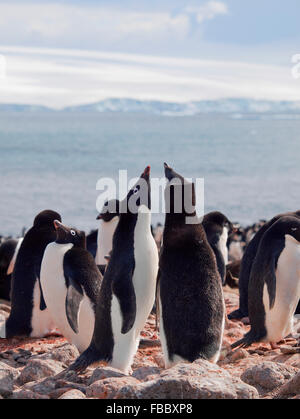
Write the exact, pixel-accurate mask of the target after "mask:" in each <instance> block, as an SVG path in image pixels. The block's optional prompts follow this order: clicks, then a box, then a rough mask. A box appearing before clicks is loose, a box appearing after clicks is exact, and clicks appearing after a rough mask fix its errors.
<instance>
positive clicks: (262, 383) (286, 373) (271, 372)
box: [241, 361, 297, 390]
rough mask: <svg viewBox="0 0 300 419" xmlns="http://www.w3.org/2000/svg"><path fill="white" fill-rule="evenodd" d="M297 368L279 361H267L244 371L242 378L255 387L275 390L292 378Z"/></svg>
mask: <svg viewBox="0 0 300 419" xmlns="http://www.w3.org/2000/svg"><path fill="white" fill-rule="evenodd" d="M296 372H297V369H296V368H294V367H291V366H289V365H285V364H282V363H279V362H271V361H265V362H262V363H260V364H258V365H255V366H253V367H250V368H248V369H246V370H245V371H244V373H243V374H242V375H241V379H242V380H243V381H244V382H245V383H247V384H250V385H253V386H254V387H256V388H258V389H260V388H262V389H265V390H273V389H275V388H277V387H279V386H281V385H283V384H284V383H285V382H286V380H289V379H290V378H292V377H293V376H294V375H295V374H296Z"/></svg>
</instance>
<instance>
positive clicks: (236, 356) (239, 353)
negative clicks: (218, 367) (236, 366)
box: [223, 348, 249, 364]
mask: <svg viewBox="0 0 300 419" xmlns="http://www.w3.org/2000/svg"><path fill="white" fill-rule="evenodd" d="M248 356H249V354H248V352H247V351H246V350H245V349H243V348H240V349H237V350H236V351H232V352H230V353H229V354H228V355H227V358H226V360H225V361H224V362H223V364H229V363H233V362H237V361H239V360H240V359H244V358H248Z"/></svg>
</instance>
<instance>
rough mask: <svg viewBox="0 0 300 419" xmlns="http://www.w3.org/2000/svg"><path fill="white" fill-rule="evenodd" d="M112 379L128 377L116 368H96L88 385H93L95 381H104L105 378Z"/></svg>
mask: <svg viewBox="0 0 300 419" xmlns="http://www.w3.org/2000/svg"><path fill="white" fill-rule="evenodd" d="M111 377H118V378H119V377H127V376H126V375H125V374H124V373H122V372H121V371H120V370H117V369H116V368H112V367H99V368H96V369H95V370H94V372H93V374H92V376H91V378H90V379H89V380H88V385H91V384H93V383H94V382H95V381H99V380H104V379H105V378H111Z"/></svg>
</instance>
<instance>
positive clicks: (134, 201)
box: [120, 166, 151, 214]
mask: <svg viewBox="0 0 300 419" xmlns="http://www.w3.org/2000/svg"><path fill="white" fill-rule="evenodd" d="M142 205H143V206H145V207H147V208H148V209H149V210H150V209H151V187H150V166H147V167H146V168H145V170H144V171H143V173H142V174H141V176H140V178H139V179H138V181H137V182H136V184H135V185H134V186H133V187H132V188H131V189H130V191H129V192H128V194H127V196H126V198H125V199H124V200H123V201H121V202H120V208H121V212H122V213H132V214H136V213H137V212H138V209H139V207H141V206H142Z"/></svg>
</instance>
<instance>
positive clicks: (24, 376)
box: [18, 359, 63, 385]
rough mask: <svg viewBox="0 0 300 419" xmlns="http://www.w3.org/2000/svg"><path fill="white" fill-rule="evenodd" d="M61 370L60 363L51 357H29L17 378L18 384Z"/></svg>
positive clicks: (51, 374) (54, 373)
mask: <svg viewBox="0 0 300 419" xmlns="http://www.w3.org/2000/svg"><path fill="white" fill-rule="evenodd" d="M61 371H63V367H62V364H60V363H59V362H57V361H53V360H51V359H47V360H43V359H31V360H30V361H29V362H28V364H27V366H26V367H25V368H24V369H23V370H22V372H21V375H20V377H19V379H18V382H19V384H21V385H22V384H25V383H28V382H30V381H36V380H39V379H41V378H44V377H49V376H53V375H56V374H58V373H60V372H61Z"/></svg>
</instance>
